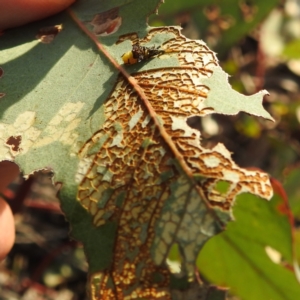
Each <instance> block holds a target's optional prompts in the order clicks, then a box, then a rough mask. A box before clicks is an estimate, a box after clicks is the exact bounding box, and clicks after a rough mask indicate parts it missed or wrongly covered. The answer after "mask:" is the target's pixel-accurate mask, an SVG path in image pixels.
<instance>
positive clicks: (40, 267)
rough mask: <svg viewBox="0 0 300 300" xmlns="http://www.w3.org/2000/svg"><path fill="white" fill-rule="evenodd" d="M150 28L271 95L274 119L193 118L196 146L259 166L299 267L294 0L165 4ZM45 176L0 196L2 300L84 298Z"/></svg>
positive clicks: (299, 75) (48, 174)
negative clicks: (197, 43)
mask: <svg viewBox="0 0 300 300" xmlns="http://www.w3.org/2000/svg"><path fill="white" fill-rule="evenodd" d="M149 24H150V25H151V26H166V25H178V26H181V27H182V33H183V34H184V35H185V36H186V37H188V38H191V39H202V40H204V41H205V42H206V43H207V44H208V46H209V47H210V48H211V49H212V50H214V51H215V52H216V53H217V57H218V59H219V60H220V65H221V66H222V68H223V69H224V70H225V71H226V72H227V73H228V74H229V75H230V76H231V77H230V78H229V81H230V84H231V85H232V87H233V88H234V89H235V90H237V91H239V92H240V93H243V94H248V95H250V94H253V93H255V92H257V91H259V90H261V89H266V90H268V91H269V93H270V95H269V96H266V97H265V98H264V106H265V108H266V109H267V110H268V111H269V112H270V114H271V115H272V116H273V118H274V119H275V122H274V123H273V122H270V121H266V120H263V119H262V118H256V117H253V116H249V115H247V114H245V113H240V114H238V115H237V116H224V115H212V116H208V117H205V118H201V119H200V118H192V119H190V120H189V124H190V125H191V126H194V127H196V128H199V129H200V130H201V134H202V138H203V140H202V143H203V145H205V147H213V146H214V145H215V144H216V143H218V142H222V143H224V144H225V146H226V148H227V149H229V150H230V151H231V152H232V153H233V154H232V157H233V159H234V161H235V162H236V163H237V164H238V165H239V166H241V167H257V168H260V169H262V170H264V171H266V172H268V173H269V174H270V175H271V176H272V177H275V178H276V179H278V180H279V181H281V182H282V184H283V185H284V187H285V189H286V192H287V194H288V197H289V202H290V207H291V210H292V212H293V214H294V217H295V221H296V222H295V226H296V243H297V244H298V245H299V246H298V247H297V249H298V250H299V253H298V262H299V261H300V231H299V230H298V227H299V225H300V184H299V183H300V126H299V122H300V91H299V84H300V0H286V1H282V0H268V1H259V0H252V1H243V0H226V1H220V0H219V1H217V0H215V1H213V0H201V1H199V0H185V1H182V0H166V3H165V4H162V5H161V7H160V9H159V15H152V16H151V17H150V18H149ZM53 175H54V174H53V172H52V171H51V170H50V169H49V170H44V171H43V172H38V173H36V174H33V175H32V176H31V177H30V179H29V180H27V181H24V179H23V178H22V176H20V177H19V178H18V179H17V180H16V181H15V182H13V183H12V184H11V185H10V186H9V187H8V188H7V190H6V191H5V192H4V193H3V194H2V195H0V196H1V197H2V198H4V199H5V200H6V201H7V202H8V203H10V205H11V207H12V209H13V212H14V216H15V223H16V242H15V245H14V247H13V249H12V251H11V252H10V254H9V256H8V257H7V259H6V260H4V261H3V262H1V263H0V299H1V300H2V299H3V300H4V299H5V300H8V299H9V300H11V299H23V300H25V299H56V300H57V299H64V300H68V299H87V298H86V296H85V283H86V274H87V273H86V272H87V263H86V261H85V257H84V253H83V250H82V247H81V246H80V245H79V244H77V242H75V241H70V238H69V236H68V231H69V229H68V224H67V223H66V222H65V219H64V216H63V215H62V213H61V211H60V207H59V201H58V198H57V191H58V190H59V187H60V183H56V184H55V185H53V184H52V182H53Z"/></svg>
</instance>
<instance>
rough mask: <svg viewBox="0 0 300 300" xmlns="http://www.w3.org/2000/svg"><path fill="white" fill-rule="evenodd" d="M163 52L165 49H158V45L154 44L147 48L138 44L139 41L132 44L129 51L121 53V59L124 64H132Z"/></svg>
mask: <svg viewBox="0 0 300 300" xmlns="http://www.w3.org/2000/svg"><path fill="white" fill-rule="evenodd" d="M164 53H165V51H164V50H161V49H159V47H157V48H155V46H153V47H152V48H149V47H145V46H140V44H139V43H136V44H133V45H132V49H131V51H129V52H126V53H124V54H123V55H122V59H123V61H124V64H129V65H133V64H136V63H139V62H141V61H144V60H147V59H150V58H152V57H154V56H157V55H161V54H164Z"/></svg>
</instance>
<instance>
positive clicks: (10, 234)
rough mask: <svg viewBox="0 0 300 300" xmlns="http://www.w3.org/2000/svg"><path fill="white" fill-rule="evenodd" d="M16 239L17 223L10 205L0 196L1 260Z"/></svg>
mask: <svg viewBox="0 0 300 300" xmlns="http://www.w3.org/2000/svg"><path fill="white" fill-rule="evenodd" d="M14 241H15V223H14V217H13V214H12V211H11V209H10V207H9V205H8V204H7V203H6V202H5V201H4V200H3V199H2V198H0V261H1V260H3V259H4V258H5V257H6V255H7V254H8V252H9V251H10V250H11V248H12V246H13V244H14Z"/></svg>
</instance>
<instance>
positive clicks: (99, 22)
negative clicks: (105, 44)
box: [90, 7, 122, 36]
mask: <svg viewBox="0 0 300 300" xmlns="http://www.w3.org/2000/svg"><path fill="white" fill-rule="evenodd" d="M90 24H91V25H92V26H94V29H93V31H94V33H95V34H96V35H100V36H104V35H110V34H113V33H115V32H116V31H117V30H118V29H119V27H120V26H121V24H122V18H121V17H119V8H118V7H115V8H113V9H110V10H107V11H105V12H102V13H100V14H96V15H95V16H94V18H93V20H92V21H91V22H90Z"/></svg>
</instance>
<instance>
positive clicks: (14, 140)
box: [6, 135, 22, 152]
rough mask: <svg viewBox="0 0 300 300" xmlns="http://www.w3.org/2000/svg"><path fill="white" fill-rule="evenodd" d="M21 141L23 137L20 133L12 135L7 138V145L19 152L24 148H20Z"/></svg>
mask: <svg viewBox="0 0 300 300" xmlns="http://www.w3.org/2000/svg"><path fill="white" fill-rule="evenodd" d="M21 142H22V137H21V136H20V135H17V136H11V137H9V138H8V139H7V141H6V145H8V146H10V147H11V149H12V150H13V151H15V152H19V151H21V150H22V148H20V145H21Z"/></svg>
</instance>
